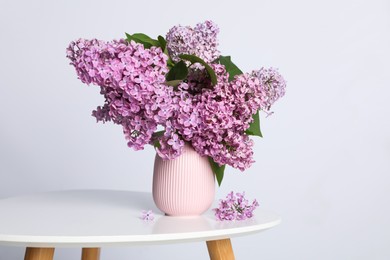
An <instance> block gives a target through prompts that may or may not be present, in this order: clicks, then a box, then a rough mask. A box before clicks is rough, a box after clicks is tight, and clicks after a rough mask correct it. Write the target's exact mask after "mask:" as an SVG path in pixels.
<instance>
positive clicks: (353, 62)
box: [0, 0, 390, 260]
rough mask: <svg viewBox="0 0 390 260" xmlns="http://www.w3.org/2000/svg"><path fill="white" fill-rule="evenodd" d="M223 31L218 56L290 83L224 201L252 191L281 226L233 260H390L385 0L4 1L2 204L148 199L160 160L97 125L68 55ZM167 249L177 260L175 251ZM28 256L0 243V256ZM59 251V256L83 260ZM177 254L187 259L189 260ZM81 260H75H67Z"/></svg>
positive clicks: (188, 247) (195, 246)
mask: <svg viewBox="0 0 390 260" xmlns="http://www.w3.org/2000/svg"><path fill="white" fill-rule="evenodd" d="M205 19H212V20H214V21H215V22H216V23H218V24H219V26H220V29H221V32H220V37H219V39H220V49H221V51H222V53H223V54H230V55H232V57H233V58H234V60H235V61H236V63H237V64H238V65H239V66H240V67H241V68H242V69H243V70H244V71H250V70H251V69H255V68H260V67H261V66H276V67H279V68H280V71H281V72H282V73H283V75H284V76H285V78H286V79H287V81H288V90H287V94H286V96H285V97H284V98H283V100H281V101H280V102H279V103H277V104H276V105H275V106H274V109H273V111H274V112H275V114H274V115H273V116H271V117H268V118H265V117H264V115H263V116H262V130H263V133H264V138H263V139H257V140H256V146H255V158H256V160H257V162H256V164H254V165H253V167H252V168H250V169H249V170H247V171H246V172H245V173H241V172H239V171H236V170H232V169H228V170H227V174H226V178H225V181H224V183H223V186H222V187H221V188H220V189H219V190H218V195H217V197H222V196H224V195H225V194H226V193H227V192H228V191H230V190H235V191H244V190H245V191H246V192H247V194H248V197H256V198H257V199H258V200H259V201H260V203H261V207H264V208H269V209H273V210H275V211H277V212H279V213H280V214H281V215H282V217H283V223H282V225H281V226H279V227H278V228H275V229H272V230H269V231H266V232H264V233H261V234H257V235H253V236H248V237H242V238H236V239H233V245H234V248H235V251H236V256H237V259H324V260H325V259H390V249H389V244H390V223H389V219H390V206H389V205H390V189H389V188H390V185H389V181H390V177H389V174H390V120H389V118H390V116H389V113H390V102H389V99H390V90H389V87H390V86H389V74H390V49H389V47H390V34H389V33H390V3H389V1H384V0H383V1H381V0H373V1H356V0H351V1H338V0H332V1H317V2H316V1H304V0H296V1H252V2H250V1H231V2H229V1H220V2H217V1H203V0H201V1H200V0H197V1H192V2H189V1H187V2H186V1H178V0H176V1H130V0H127V1H96V0H95V1H37V0H36V1H5V0H1V1H0V37H1V41H0V115H1V121H0V198H5V197H8V196H14V195H20V194H26V193H30V192H38V191H49V190H63V189H78V188H105V189H122V190H123V189H124V190H142V191H150V190H151V176H152V173H151V172H152V166H153V158H154V151H153V149H152V148H151V147H150V148H148V149H146V150H145V151H143V152H133V151H132V150H130V149H128V148H127V147H126V143H125V141H124V138H123V135H122V130H121V129H120V127H119V126H114V125H111V124H106V125H102V124H96V123H95V120H94V118H92V117H91V116H90V113H91V110H92V109H94V108H95V107H96V106H97V105H99V104H101V103H102V101H103V100H102V97H101V96H100V95H99V94H98V89H97V88H96V87H93V86H91V87H87V86H85V85H83V84H82V83H81V82H80V81H79V80H77V78H76V74H75V72H74V69H73V68H72V67H70V66H69V65H68V60H67V59H66V58H65V48H66V46H67V44H68V43H69V42H70V41H71V40H74V39H77V38H79V37H85V38H93V37H97V38H99V39H103V40H111V39H114V38H120V37H122V36H123V35H124V32H125V31H126V32H130V33H132V32H144V33H147V34H149V35H151V36H157V35H158V34H164V33H165V32H167V31H168V29H169V28H170V27H171V26H173V25H175V24H178V23H181V24H183V25H195V24H196V23H197V22H200V21H204V20H205ZM0 214H1V212H0ZM172 252H174V254H173V255H172ZM23 253H24V252H23V249H22V248H13V247H0V259H1V260H3V259H4V260H13V259H22V257H23ZM78 255H79V250H75V249H59V250H57V251H56V257H57V258H56V259H59V260H61V259H62V260H65V259H78V257H79V256H78ZM183 255H185V257H184V258H183ZM72 257H73V258H72ZM168 258H169V259H207V250H206V247H205V245H204V244H203V243H190V244H177V245H166V246H154V247H147V246H143V247H131V248H106V249H103V252H102V259H115V260H121V259H168Z"/></svg>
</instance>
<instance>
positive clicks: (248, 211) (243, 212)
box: [213, 191, 259, 221]
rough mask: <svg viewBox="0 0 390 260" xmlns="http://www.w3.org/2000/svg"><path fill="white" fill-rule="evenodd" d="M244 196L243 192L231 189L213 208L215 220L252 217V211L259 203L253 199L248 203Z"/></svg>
mask: <svg viewBox="0 0 390 260" xmlns="http://www.w3.org/2000/svg"><path fill="white" fill-rule="evenodd" d="M244 196H245V192H243V193H236V194H234V192H233V191H232V192H230V193H229V194H228V195H227V196H226V199H225V200H220V202H219V207H218V208H214V209H213V211H215V217H216V218H217V220H220V221H223V220H245V219H248V218H251V217H253V211H254V210H255V209H256V208H257V207H258V206H259V203H258V202H257V200H256V199H255V200H253V202H252V203H251V204H249V201H248V200H247V199H246V198H245V197H244Z"/></svg>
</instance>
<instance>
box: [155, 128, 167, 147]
mask: <svg viewBox="0 0 390 260" xmlns="http://www.w3.org/2000/svg"><path fill="white" fill-rule="evenodd" d="M164 133H165V130H161V131H157V132H154V133H153V137H154V138H156V140H155V141H154V142H153V146H154V147H155V148H160V147H161V144H160V142H159V141H158V139H157V137H161V136H163V135H164Z"/></svg>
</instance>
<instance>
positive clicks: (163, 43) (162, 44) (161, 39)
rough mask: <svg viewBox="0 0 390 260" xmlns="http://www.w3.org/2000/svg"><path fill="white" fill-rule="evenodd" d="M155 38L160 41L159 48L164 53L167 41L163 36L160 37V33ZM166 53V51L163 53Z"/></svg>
mask: <svg viewBox="0 0 390 260" xmlns="http://www.w3.org/2000/svg"><path fill="white" fill-rule="evenodd" d="M157 40H158V42H159V43H160V47H161V49H162V50H163V52H164V53H165V50H166V47H167V41H166V40H165V39H164V37H162V36H161V35H159V36H158V37H157ZM165 54H166V53H165Z"/></svg>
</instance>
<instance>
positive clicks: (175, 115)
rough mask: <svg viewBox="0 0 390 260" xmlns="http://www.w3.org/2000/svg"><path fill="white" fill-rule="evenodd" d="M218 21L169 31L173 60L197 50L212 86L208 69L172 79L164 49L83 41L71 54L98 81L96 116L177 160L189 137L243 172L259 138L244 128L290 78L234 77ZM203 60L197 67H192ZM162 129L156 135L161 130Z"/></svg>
mask: <svg viewBox="0 0 390 260" xmlns="http://www.w3.org/2000/svg"><path fill="white" fill-rule="evenodd" d="M217 33H218V28H217V26H216V25H215V24H214V23H212V22H211V21H206V22H204V23H200V24H198V25H197V26H196V27H195V28H194V29H192V28H191V27H182V26H176V27H173V28H172V29H171V30H170V31H169V32H168V35H167V48H168V51H169V54H170V56H171V58H172V59H173V60H174V61H178V59H179V55H180V54H194V55H196V56H198V57H200V58H202V59H204V60H205V61H206V62H207V63H208V64H209V65H210V66H211V68H212V69H213V70H214V71H215V74H216V76H217V84H216V85H215V86H213V85H212V84H211V80H210V77H209V76H208V73H207V72H206V70H205V67H204V66H193V65H192V66H190V67H189V74H188V76H187V79H186V80H185V81H182V82H181V83H180V84H179V85H178V86H177V87H175V88H173V87H172V86H169V85H167V84H166V79H165V76H166V74H167V73H168V70H169V68H168V65H167V61H168V56H167V55H166V54H164V52H163V50H162V49H161V48H160V47H155V46H154V47H151V48H150V49H146V48H144V45H143V44H140V43H136V42H134V41H131V42H127V41H124V40H119V41H112V42H103V41H99V40H96V39H94V40H83V39H79V40H77V41H75V42H72V43H71V44H70V46H69V47H68V49H67V57H68V58H69V59H70V60H71V64H72V65H73V66H74V67H75V69H76V71H77V74H78V76H79V78H80V79H81V81H82V82H84V83H86V84H94V85H98V86H100V88H101V94H102V95H103V96H104V97H105V103H104V105H103V106H99V107H97V109H96V110H95V111H93V113H92V114H93V116H95V117H96V119H97V120H98V121H102V122H103V123H104V122H106V121H112V122H114V123H115V124H119V125H121V126H122V127H123V132H124V134H125V137H126V140H127V143H128V146H129V147H131V148H133V149H135V150H141V149H144V146H145V145H146V144H153V145H154V146H155V147H156V151H157V153H158V154H159V156H160V157H161V158H163V159H167V160H171V159H174V158H177V157H178V156H179V155H180V154H181V153H182V151H183V146H184V144H185V142H187V143H189V144H191V145H192V147H193V148H194V149H195V150H196V151H197V152H198V153H199V154H200V155H201V156H209V157H211V158H212V159H213V160H214V162H216V163H217V164H219V165H225V164H227V165H230V166H232V167H234V168H237V169H240V170H242V171H243V170H245V169H247V168H249V167H250V166H251V164H252V163H253V162H254V160H253V149H252V148H253V140H251V139H250V138H249V136H248V135H247V134H246V133H245V131H246V130H247V129H248V128H249V126H250V124H251V123H252V122H253V115H254V114H256V113H257V112H258V111H259V110H264V111H268V110H269V109H270V107H271V105H272V104H273V103H274V102H275V101H276V100H277V99H278V98H280V97H281V96H283V95H284V93H285V87H286V84H285V81H284V79H283V78H282V76H281V75H280V74H279V73H278V71H277V70H275V69H272V68H270V69H264V68H262V69H260V70H258V71H253V72H252V73H244V74H241V75H236V76H235V77H234V79H233V80H232V81H229V73H228V72H227V71H226V68H225V66H224V65H222V64H219V63H215V62H213V61H215V60H216V59H217V58H218V57H219V51H218V50H217V45H218V44H217ZM194 65H199V64H194ZM158 126H161V127H163V128H164V132H163V133H160V134H156V130H157V127H158Z"/></svg>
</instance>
